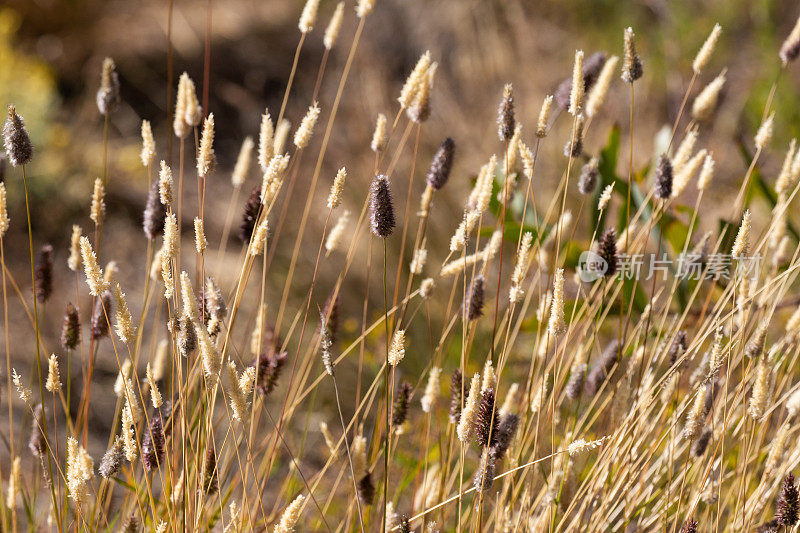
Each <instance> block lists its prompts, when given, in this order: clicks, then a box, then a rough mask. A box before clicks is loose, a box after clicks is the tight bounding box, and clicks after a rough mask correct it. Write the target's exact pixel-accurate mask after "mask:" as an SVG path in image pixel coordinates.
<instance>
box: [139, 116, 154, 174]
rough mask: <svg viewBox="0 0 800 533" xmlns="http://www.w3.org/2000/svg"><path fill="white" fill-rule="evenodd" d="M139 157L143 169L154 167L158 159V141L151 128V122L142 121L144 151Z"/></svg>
mask: <svg viewBox="0 0 800 533" xmlns="http://www.w3.org/2000/svg"><path fill="white" fill-rule="evenodd" d="M139 157H140V158H141V160H142V166H143V167H149V166H150V165H152V164H153V159H154V158H155V157H156V141H155V139H154V138H153V128H152V127H151V126H150V121H149V120H143V121H142V151H141V153H140V154H139Z"/></svg>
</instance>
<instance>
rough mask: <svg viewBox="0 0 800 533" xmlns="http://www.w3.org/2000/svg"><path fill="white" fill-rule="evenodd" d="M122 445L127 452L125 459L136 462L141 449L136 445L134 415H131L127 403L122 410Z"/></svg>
mask: <svg viewBox="0 0 800 533" xmlns="http://www.w3.org/2000/svg"><path fill="white" fill-rule="evenodd" d="M121 424H122V428H121V432H122V445H123V449H124V450H125V459H126V460H127V461H128V462H129V463H133V462H134V461H136V457H137V456H138V455H139V448H138V446H137V444H136V435H135V433H134V430H133V425H134V423H133V414H132V413H131V408H130V406H129V405H128V404H127V403H126V404H125V407H123V408H122V422H121Z"/></svg>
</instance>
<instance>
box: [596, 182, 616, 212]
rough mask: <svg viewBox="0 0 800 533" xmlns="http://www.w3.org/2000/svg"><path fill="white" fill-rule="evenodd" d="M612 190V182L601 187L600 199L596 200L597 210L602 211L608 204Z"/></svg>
mask: <svg viewBox="0 0 800 533" xmlns="http://www.w3.org/2000/svg"><path fill="white" fill-rule="evenodd" d="M613 191H614V184H613V183H612V184H611V185H606V188H605V189H603V192H602V193H601V194H600V199H599V200H598V202H597V210H598V211H602V210H603V209H605V208H606V206H607V205H608V202H609V200H611V193H612V192H613Z"/></svg>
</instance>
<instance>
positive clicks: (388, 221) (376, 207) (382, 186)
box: [369, 174, 395, 239]
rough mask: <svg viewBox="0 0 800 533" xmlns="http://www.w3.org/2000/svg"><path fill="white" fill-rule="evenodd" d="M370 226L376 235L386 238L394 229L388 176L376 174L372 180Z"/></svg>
mask: <svg viewBox="0 0 800 533" xmlns="http://www.w3.org/2000/svg"><path fill="white" fill-rule="evenodd" d="M369 214H370V227H371V228H372V233H373V234H374V235H375V236H376V237H381V238H383V239H385V238H387V237H388V236H389V235H391V234H392V231H394V226H395V218H394V206H393V204H392V191H391V189H390V188H389V178H388V177H387V176H386V175H384V174H378V175H376V176H375V179H373V180H372V186H371V187H370V197H369Z"/></svg>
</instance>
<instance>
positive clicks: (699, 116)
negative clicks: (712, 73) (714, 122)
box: [692, 70, 725, 122]
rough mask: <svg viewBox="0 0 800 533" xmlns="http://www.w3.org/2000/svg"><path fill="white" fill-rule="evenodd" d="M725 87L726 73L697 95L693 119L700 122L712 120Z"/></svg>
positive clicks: (693, 105)
mask: <svg viewBox="0 0 800 533" xmlns="http://www.w3.org/2000/svg"><path fill="white" fill-rule="evenodd" d="M724 85H725V71H724V70H723V71H722V72H721V73H720V74H719V76H717V77H716V78H714V79H713V80H712V81H711V83H709V84H708V85H706V86H705V88H704V89H703V90H702V91H701V92H700V94H698V95H697V98H695V99H694V103H693V104H692V118H693V119H695V120H697V121H698V122H705V121H708V120H711V118H712V117H713V116H714V112H715V111H716V110H717V105H718V104H719V96H720V93H721V92H722V87H723V86H724Z"/></svg>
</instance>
